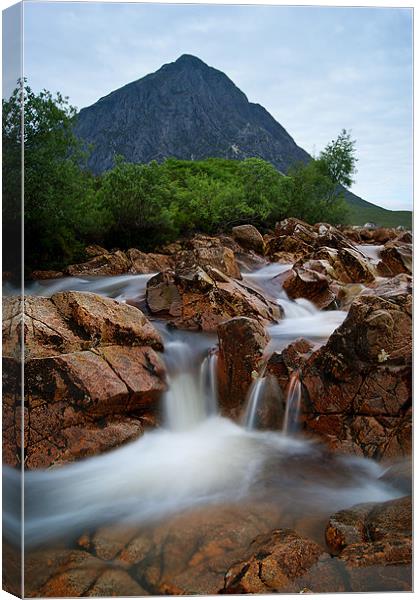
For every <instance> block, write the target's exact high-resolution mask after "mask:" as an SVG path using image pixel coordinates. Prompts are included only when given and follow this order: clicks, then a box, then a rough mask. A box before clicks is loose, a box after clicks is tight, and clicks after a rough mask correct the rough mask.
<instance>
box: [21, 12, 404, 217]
mask: <svg viewBox="0 0 419 600" xmlns="http://www.w3.org/2000/svg"><path fill="white" fill-rule="evenodd" d="M24 10H25V50H26V69H27V75H28V77H29V80H30V83H31V85H32V86H33V87H34V89H41V88H43V87H45V88H47V89H51V90H53V91H55V90H61V91H62V92H63V93H64V94H66V95H68V96H70V100H71V101H72V103H73V104H75V105H77V106H78V107H83V106H87V105H89V104H92V103H93V102H95V101H96V100H97V99H98V98H99V97H102V96H104V95H106V94H108V93H109V92H110V91H112V90H114V89H117V88H118V87H121V86H122V85H124V84H126V83H128V82H130V81H133V80H136V79H138V78H140V77H143V76H144V75H146V74H147V73H150V72H153V71H155V70H157V69H158V68H159V67H160V66H161V65H162V64H164V63H167V62H172V61H173V60H176V58H177V57H178V56H180V55H181V54H183V53H185V52H186V53H190V54H195V55H197V56H199V57H200V58H202V59H203V60H204V61H205V62H207V63H208V64H210V65H211V66H214V67H216V68H218V69H220V70H222V71H224V72H225V73H226V74H227V75H228V76H229V77H230V78H231V79H232V80H233V81H234V82H235V83H236V85H237V86H238V87H239V88H240V89H241V90H242V91H243V92H244V93H245V94H246V95H247V97H248V98H249V100H250V101H252V102H258V103H259V104H262V105H263V106H265V108H266V109H267V110H268V111H269V112H271V114H272V115H273V116H274V117H275V118H276V119H277V120H278V121H279V122H280V123H281V124H282V125H283V126H284V127H285V128H286V129H287V131H288V132H289V133H290V135H292V137H294V139H295V140H296V142H297V143H298V144H299V145H300V146H302V147H304V148H305V149H307V150H308V151H309V152H312V151H313V148H316V149H317V151H320V149H321V148H322V147H323V146H324V145H325V144H326V143H327V142H328V141H330V140H331V139H332V138H334V137H336V135H337V134H338V133H339V131H340V130H341V129H342V128H343V127H345V128H347V129H350V130H352V133H353V136H354V137H355V139H357V148H358V156H359V163H358V174H357V182H356V184H355V186H354V191H355V192H356V193H358V194H359V195H361V196H362V197H364V198H365V199H367V200H369V201H371V202H376V203H380V204H383V205H385V206H387V207H391V208H398V207H403V208H408V207H410V206H411V205H412V197H413V195H412V147H411V141H412V12H411V10H409V9H384V8H381V9H373V8H343V7H342V8H337V7H335V8H326V7H286V6H231V5H230V6H229V5H218V6H216V5H189V6H188V5H158V4H112V3H111V4H107V3H106V4H105V3H71V2H68V3H64V4H63V3H47V2H45V3H42V2H40V3H38V2H36V3H26V4H25V8H24Z"/></svg>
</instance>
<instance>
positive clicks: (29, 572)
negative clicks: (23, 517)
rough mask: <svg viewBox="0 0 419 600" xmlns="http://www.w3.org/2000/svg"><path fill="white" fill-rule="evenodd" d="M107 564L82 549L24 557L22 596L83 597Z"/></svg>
mask: <svg viewBox="0 0 419 600" xmlns="http://www.w3.org/2000/svg"><path fill="white" fill-rule="evenodd" d="M106 568H107V567H106V565H105V564H104V563H103V562H102V561H100V560H99V559H98V558H95V557H94V556H92V555H91V554H89V553H87V552H83V551H81V550H61V549H59V550H57V549H54V551H52V552H51V551H48V550H47V551H38V552H33V553H31V554H30V555H29V556H28V557H27V559H26V560H25V596H26V597H29V598H31V597H41V598H63V597H73V598H78V597H80V596H85V595H86V593H87V592H88V590H89V589H90V588H91V587H92V586H93V584H94V583H95V581H96V579H97V578H98V576H99V575H101V574H102V573H103V572H104V571H105V570H106Z"/></svg>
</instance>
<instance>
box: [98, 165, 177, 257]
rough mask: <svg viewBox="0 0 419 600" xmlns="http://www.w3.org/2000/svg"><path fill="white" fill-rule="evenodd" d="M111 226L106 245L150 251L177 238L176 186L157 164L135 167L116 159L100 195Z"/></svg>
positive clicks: (103, 182) (106, 175)
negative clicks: (175, 222) (174, 200)
mask: <svg viewBox="0 0 419 600" xmlns="http://www.w3.org/2000/svg"><path fill="white" fill-rule="evenodd" d="M99 195H100V197H101V200H102V203H103V206H104V208H105V210H106V211H107V215H108V221H109V223H110V226H109V229H108V232H107V237H106V239H107V242H108V243H109V244H111V245H116V246H119V247H124V248H129V247H132V246H139V247H141V248H145V249H146V248H150V247H153V246H155V245H156V244H158V243H160V242H163V241H166V240H167V239H170V238H171V237H173V236H174V235H175V234H176V229H175V224H174V219H173V216H174V214H175V212H176V209H175V207H173V206H172V200H173V196H174V189H173V184H172V183H171V181H170V179H169V177H168V174H167V172H166V170H165V169H164V167H162V166H160V165H158V164H157V163H156V162H154V161H153V162H151V163H150V164H147V165H144V164H133V163H127V162H124V159H123V158H122V157H117V159H116V165H115V167H114V168H113V169H112V170H110V171H108V172H107V173H105V175H103V178H102V185H101V190H100V192H99Z"/></svg>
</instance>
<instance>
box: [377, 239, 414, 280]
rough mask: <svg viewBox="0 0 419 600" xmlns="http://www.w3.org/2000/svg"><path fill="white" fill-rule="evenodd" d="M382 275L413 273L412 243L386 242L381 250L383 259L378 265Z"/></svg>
mask: <svg viewBox="0 0 419 600" xmlns="http://www.w3.org/2000/svg"><path fill="white" fill-rule="evenodd" d="M377 270H378V273H379V274H380V275H381V276H382V277H393V276H394V275H398V274H399V273H409V274H411V273H412V245H411V244H398V243H392V242H390V243H389V244H386V245H385V246H384V248H383V250H382V251H381V260H380V262H379V263H378V265H377Z"/></svg>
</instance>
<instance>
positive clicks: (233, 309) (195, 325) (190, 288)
mask: <svg viewBox="0 0 419 600" xmlns="http://www.w3.org/2000/svg"><path fill="white" fill-rule="evenodd" d="M146 298H147V305H148V308H149V309H150V311H151V312H152V313H153V314H155V315H158V316H159V317H163V318H168V319H171V322H172V324H173V325H174V326H175V327H179V328H181V329H195V330H202V331H216V329H217V326H218V325H219V324H220V323H222V322H223V321H225V320H227V319H230V318H232V317H236V316H247V317H252V318H255V319H257V320H258V321H260V322H261V323H262V324H267V323H272V322H275V321H277V320H278V319H279V318H280V317H281V310H280V308H279V306H278V305H277V304H276V303H275V302H274V301H273V300H272V301H271V300H269V299H268V298H265V297H264V295H263V294H261V293H260V292H258V291H257V290H254V289H252V288H250V287H249V286H248V285H244V284H243V283H240V282H238V281H236V280H234V279H232V278H230V277H228V276H226V275H224V274H223V273H222V272H221V271H219V270H218V269H214V268H211V267H207V268H206V270H204V269H202V268H201V267H194V268H192V269H183V270H179V271H176V272H174V271H165V272H163V273H159V274H158V275H156V276H154V277H152V278H151V279H150V280H149V282H148V283H147V296H146Z"/></svg>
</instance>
